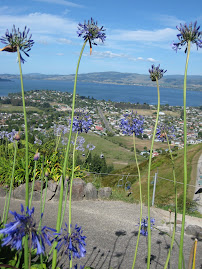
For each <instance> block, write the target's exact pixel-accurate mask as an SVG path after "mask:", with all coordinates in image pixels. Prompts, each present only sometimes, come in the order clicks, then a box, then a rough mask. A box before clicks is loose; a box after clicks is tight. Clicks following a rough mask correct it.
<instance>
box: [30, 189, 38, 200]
mask: <svg viewBox="0 0 202 269" xmlns="http://www.w3.org/2000/svg"><path fill="white" fill-rule="evenodd" d="M29 197H30V195H29ZM40 200H41V192H39V191H33V195H32V201H40Z"/></svg>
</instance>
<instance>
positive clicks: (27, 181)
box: [17, 46, 29, 269]
mask: <svg viewBox="0 0 202 269" xmlns="http://www.w3.org/2000/svg"><path fill="white" fill-rule="evenodd" d="M17 53H18V64H19V70H20V82H21V90H22V104H23V113H24V124H25V163H26V165H25V167H26V168H25V206H26V207H28V206H29V170H28V163H29V152H28V130H27V114H26V107H25V94H24V85H23V78H22V68H21V60H20V49H19V47H18V46H17ZM24 265H25V269H27V268H28V267H29V246H28V235H26V236H25V245H24Z"/></svg>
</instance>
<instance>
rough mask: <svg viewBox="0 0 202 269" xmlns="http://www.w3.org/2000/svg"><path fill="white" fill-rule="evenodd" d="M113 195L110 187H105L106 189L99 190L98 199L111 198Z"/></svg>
mask: <svg viewBox="0 0 202 269" xmlns="http://www.w3.org/2000/svg"><path fill="white" fill-rule="evenodd" d="M111 194H112V189H111V188H110V187H104V188H100V189H99V190H98V198H104V199H105V198H106V199H108V198H110V196H111Z"/></svg>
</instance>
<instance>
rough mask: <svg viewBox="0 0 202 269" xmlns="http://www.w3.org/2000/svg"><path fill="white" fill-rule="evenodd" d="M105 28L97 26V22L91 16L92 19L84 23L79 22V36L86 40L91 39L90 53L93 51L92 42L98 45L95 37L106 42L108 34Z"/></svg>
mask: <svg viewBox="0 0 202 269" xmlns="http://www.w3.org/2000/svg"><path fill="white" fill-rule="evenodd" d="M104 32H105V29H104V28H103V26H102V27H100V28H99V27H98V26H97V22H94V20H93V19H92V18H91V20H90V21H89V20H88V22H87V23H86V21H84V24H81V23H79V25H78V31H77V34H78V36H81V37H83V39H84V41H86V40H87V41H89V45H90V53H91V52H92V44H93V45H97V43H95V41H94V40H95V39H99V40H100V41H102V42H104V41H105V39H106V34H105V33H104Z"/></svg>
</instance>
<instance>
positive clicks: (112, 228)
mask: <svg viewBox="0 0 202 269" xmlns="http://www.w3.org/2000/svg"><path fill="white" fill-rule="evenodd" d="M20 203H22V201H20V200H14V199H13V200H11V206H10V209H11V210H16V211H18V212H20ZM3 205H4V198H0V215H2V211H3ZM34 206H35V212H36V213H35V215H36V216H39V207H40V203H39V202H34ZM57 206H58V204H57V203H56V202H51V201H50V202H48V203H47V204H46V207H45V214H44V218H43V225H47V226H49V227H55V224H56V219H57ZM139 211H140V210H139V205H137V204H129V203H124V202H120V201H102V200H96V201H89V200H88V201H87V200H83V201H73V203H72V222H73V224H76V223H77V224H78V225H79V226H82V229H83V235H85V236H86V237H87V238H86V243H87V248H86V249H87V255H86V257H85V258H83V259H81V260H79V261H78V262H77V263H78V265H88V266H91V267H92V268H95V269H109V268H113V269H129V268H131V267H132V263H133V256H134V251H135V246H136V240H137V231H138V221H139V220H138V219H139ZM146 216H147V208H146V207H143V217H146ZM11 217H12V216H11ZM151 217H153V218H155V227H157V228H159V229H163V230H164V229H165V228H166V229H168V227H169V226H166V225H165V223H166V222H168V220H169V212H166V211H163V210H161V209H156V208H151ZM180 218H181V217H180V216H179V219H180ZM11 219H12V218H11ZM11 219H10V220H11ZM65 221H68V214H66V220H65ZM186 221H188V222H189V224H193V225H194V224H197V225H200V226H201V227H202V220H201V219H197V218H192V217H188V218H187V219H186ZM179 239H180V233H179V232H177V234H176V240H177V241H178V242H179ZM194 239H195V238H194V237H191V236H187V235H185V243H184V257H185V262H186V264H187V263H188V259H189V254H190V250H191V247H192V245H193V242H194ZM169 244H170V238H169V237H168V236H167V235H165V234H164V233H162V232H159V231H158V230H156V229H153V230H152V248H151V254H152V261H151V267H150V268H151V269H161V268H164V263H165V260H166V256H167V253H168V248H169ZM201 253H202V241H201V240H199V241H198V248H197V254H196V268H202V255H201ZM146 257H147V238H146V237H144V236H141V237H140V243H139V249H138V255H137V262H136V267H135V268H137V269H138V268H139V269H141V268H143V269H144V268H146V262H145V261H146ZM64 262H65V263H67V258H66V259H64ZM177 263H178V246H177V245H176V244H175V245H174V249H173V252H172V256H171V265H172V268H173V269H176V268H177V266H176V264H177ZM74 264H75V263H74ZM186 267H187V266H186ZM64 268H67V267H64Z"/></svg>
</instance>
